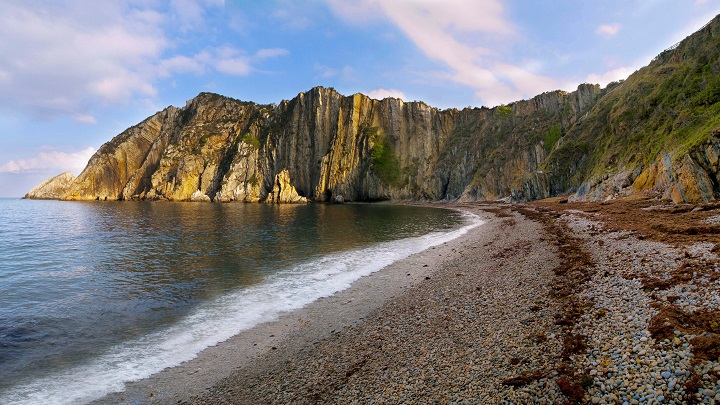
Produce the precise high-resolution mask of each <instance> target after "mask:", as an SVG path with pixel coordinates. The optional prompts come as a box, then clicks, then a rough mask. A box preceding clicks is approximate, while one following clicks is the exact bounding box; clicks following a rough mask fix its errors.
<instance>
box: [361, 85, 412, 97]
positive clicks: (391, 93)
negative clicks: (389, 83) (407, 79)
mask: <svg viewBox="0 0 720 405" xmlns="http://www.w3.org/2000/svg"><path fill="white" fill-rule="evenodd" d="M366 95H367V96H368V97H370V98H374V99H376V100H382V99H384V98H388V97H392V98H399V99H401V100H405V93H403V92H402V91H400V90H395V89H384V88H382V87H380V88H377V89H373V90H370V91H369V92H367V93H366Z"/></svg>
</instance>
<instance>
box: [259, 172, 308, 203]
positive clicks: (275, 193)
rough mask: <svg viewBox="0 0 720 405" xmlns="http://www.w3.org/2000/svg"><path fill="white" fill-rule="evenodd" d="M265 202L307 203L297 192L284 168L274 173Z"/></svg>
mask: <svg viewBox="0 0 720 405" xmlns="http://www.w3.org/2000/svg"><path fill="white" fill-rule="evenodd" d="M265 202H267V203H278V204H280V203H290V204H299V203H307V202H308V199H307V198H305V197H302V196H300V195H299V194H298V192H297V190H295V187H293V186H292V184H291V183H290V173H289V172H288V171H287V169H285V170H282V171H281V172H280V173H278V174H277V175H275V181H274V183H273V189H272V191H271V192H270V194H269V195H268V197H267V199H265Z"/></svg>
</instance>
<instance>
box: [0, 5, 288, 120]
mask: <svg viewBox="0 0 720 405" xmlns="http://www.w3.org/2000/svg"><path fill="white" fill-rule="evenodd" d="M223 4H224V2H223V1H222V0H172V1H171V2H170V4H169V7H168V5H163V4H162V3H161V2H157V1H144V0H138V1H130V2H125V1H103V2H87V1H83V0H62V1H56V2H43V3H42V5H38V4H37V3H35V2H23V1H15V0H11V1H7V2H4V3H3V7H2V8H3V10H2V13H0V94H2V95H3V97H2V98H1V99H0V110H22V111H30V112H31V113H32V114H33V115H35V116H39V117H42V118H53V117H55V116H58V115H65V116H68V117H70V118H72V119H74V120H75V121H76V122H81V123H91V122H92V120H91V119H90V115H89V110H90V109H92V108H93V107H94V106H96V105H98V104H100V105H103V104H118V103H126V102H129V101H131V100H132V99H133V98H135V97H141V98H147V97H155V96H156V95H157V93H158V89H157V83H158V81H159V80H160V79H167V78H171V77H172V76H173V75H176V74H197V75H202V74H205V73H207V72H209V71H210V70H212V69H214V70H215V71H218V72H220V73H224V74H230V75H247V74H250V73H251V72H253V71H254V69H253V64H254V63H258V62H261V61H263V60H267V59H269V58H273V57H279V56H282V55H286V54H287V51H286V50H284V49H280V48H270V49H261V50H260V51H258V52H257V53H256V54H250V55H247V54H245V53H244V52H243V51H240V50H237V49H234V48H232V47H223V48H208V49H206V50H204V51H200V52H198V53H197V54H195V55H183V54H178V53H176V52H179V51H176V49H177V48H176V47H177V46H178V44H177V43H176V42H177V41H178V39H176V38H171V37H169V35H170V33H171V32H172V31H173V30H177V29H181V30H183V29H187V30H189V29H203V28H205V27H204V25H205V23H206V21H205V19H206V14H207V10H208V8H210V7H218V6H223Z"/></svg>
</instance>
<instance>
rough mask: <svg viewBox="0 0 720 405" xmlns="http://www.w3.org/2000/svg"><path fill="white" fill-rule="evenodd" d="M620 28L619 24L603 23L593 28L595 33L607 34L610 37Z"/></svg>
mask: <svg viewBox="0 0 720 405" xmlns="http://www.w3.org/2000/svg"><path fill="white" fill-rule="evenodd" d="M621 29H622V25H620V24H603V25H601V26H599V27H597V29H596V30H595V33H596V34H600V35H607V36H610V37H614V36H615V35H617V34H618V33H619V32H620V30H621Z"/></svg>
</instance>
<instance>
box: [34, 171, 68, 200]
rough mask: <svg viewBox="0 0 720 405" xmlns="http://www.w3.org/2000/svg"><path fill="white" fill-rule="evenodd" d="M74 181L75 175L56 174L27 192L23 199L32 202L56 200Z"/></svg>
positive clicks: (66, 173)
mask: <svg viewBox="0 0 720 405" xmlns="http://www.w3.org/2000/svg"><path fill="white" fill-rule="evenodd" d="M73 181H75V175H74V174H72V173H70V172H65V173H61V174H58V175H57V176H55V177H52V178H49V179H47V180H45V181H44V182H42V183H41V184H39V185H37V186H36V187H34V188H33V189H32V190H30V191H28V193H27V194H25V197H23V198H29V199H33V200H57V199H59V198H60V197H62V196H63V195H65V193H67V190H68V189H69V188H70V186H71V185H72V184H73Z"/></svg>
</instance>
